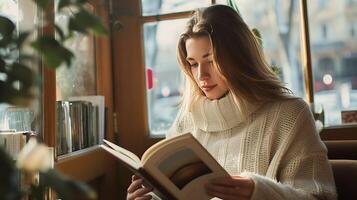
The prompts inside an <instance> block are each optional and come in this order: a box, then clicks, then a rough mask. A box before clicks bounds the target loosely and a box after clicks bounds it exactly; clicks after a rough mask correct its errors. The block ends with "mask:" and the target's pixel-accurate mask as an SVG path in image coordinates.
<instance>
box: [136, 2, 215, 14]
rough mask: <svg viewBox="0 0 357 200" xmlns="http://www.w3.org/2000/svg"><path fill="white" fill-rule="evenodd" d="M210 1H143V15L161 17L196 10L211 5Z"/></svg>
mask: <svg viewBox="0 0 357 200" xmlns="http://www.w3.org/2000/svg"><path fill="white" fill-rule="evenodd" d="M209 2H210V1H209V0H194V1H187V0H141V8H142V14H143V15H144V16H148V15H159V14H167V13H173V12H182V11H189V10H194V9H196V8H199V7H204V6H208V5H209Z"/></svg>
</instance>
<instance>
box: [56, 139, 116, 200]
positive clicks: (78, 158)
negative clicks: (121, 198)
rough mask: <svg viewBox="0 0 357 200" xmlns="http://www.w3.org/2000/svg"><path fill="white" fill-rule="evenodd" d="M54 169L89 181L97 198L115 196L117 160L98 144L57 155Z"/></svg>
mask: <svg viewBox="0 0 357 200" xmlns="http://www.w3.org/2000/svg"><path fill="white" fill-rule="evenodd" d="M55 169H57V170H58V171H60V172H61V173H63V174H66V175H67V176H69V177H71V178H74V179H76V180H80V181H84V182H87V183H89V184H90V185H91V186H92V187H93V188H95V189H96V191H97V193H98V195H99V199H115V198H116V197H117V194H116V192H117V189H116V186H117V185H118V184H117V181H118V179H117V173H118V171H117V162H116V160H115V159H114V158H113V157H112V156H111V155H109V154H108V153H106V152H104V150H103V149H101V148H100V147H99V146H93V147H89V148H87V149H82V150H79V151H76V152H73V153H69V154H68V155H64V156H59V157H58V158H57V162H56V164H55Z"/></svg>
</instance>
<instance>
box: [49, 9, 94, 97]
mask: <svg viewBox="0 0 357 200" xmlns="http://www.w3.org/2000/svg"><path fill="white" fill-rule="evenodd" d="M71 13H72V12H71V11H70V10H66V11H62V12H61V13H59V12H57V10H56V11H55V22H56V24H57V25H59V26H60V27H61V28H62V29H63V30H66V27H67V23H68V21H69V16H70V15H71ZM94 45H95V40H94V37H93V36H92V35H87V36H86V35H83V34H80V33H77V32H76V33H74V37H72V38H70V39H68V40H67V41H66V42H65V46H66V47H67V48H69V49H70V50H71V51H72V52H73V53H74V54H75V59H74V60H72V64H71V66H70V67H66V66H61V67H59V68H58V69H57V70H56V87H57V88H56V89H57V94H56V96H57V100H68V98H69V97H72V96H85V95H95V94H96V65H95V51H94V48H95V47H94Z"/></svg>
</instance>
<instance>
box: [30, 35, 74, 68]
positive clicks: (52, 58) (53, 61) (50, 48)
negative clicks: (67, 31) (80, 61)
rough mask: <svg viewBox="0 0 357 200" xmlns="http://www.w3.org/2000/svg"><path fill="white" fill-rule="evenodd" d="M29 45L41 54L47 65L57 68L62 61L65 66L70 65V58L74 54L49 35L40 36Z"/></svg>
mask: <svg viewBox="0 0 357 200" xmlns="http://www.w3.org/2000/svg"><path fill="white" fill-rule="evenodd" d="M31 45H32V47H33V48H34V49H36V50H37V51H38V52H39V53H41V54H42V55H43V58H44V60H45V62H46V64H47V66H48V67H50V68H57V67H59V66H60V65H61V64H62V63H63V62H65V63H66V64H67V66H70V65H71V62H72V59H73V58H74V55H73V53H72V52H71V51H70V50H68V49H67V48H65V47H64V46H63V45H62V44H60V43H59V42H58V41H57V40H55V39H54V38H52V37H49V36H42V37H40V38H38V39H37V40H36V41H34V42H33V43H32V44H31Z"/></svg>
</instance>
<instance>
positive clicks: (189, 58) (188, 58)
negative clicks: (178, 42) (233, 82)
mask: <svg viewBox="0 0 357 200" xmlns="http://www.w3.org/2000/svg"><path fill="white" fill-rule="evenodd" d="M210 55H212V53H206V54H205V55H203V56H202V58H207V57H208V56H210ZM186 60H195V59H194V58H191V57H187V58H186Z"/></svg>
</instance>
